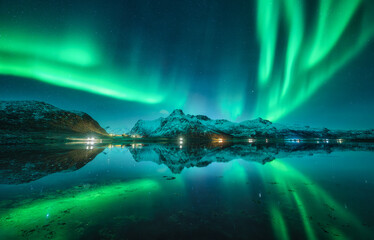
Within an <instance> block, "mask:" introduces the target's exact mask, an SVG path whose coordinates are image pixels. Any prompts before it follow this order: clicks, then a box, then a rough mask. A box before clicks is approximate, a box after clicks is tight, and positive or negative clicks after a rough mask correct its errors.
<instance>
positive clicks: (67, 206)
mask: <svg viewBox="0 0 374 240" xmlns="http://www.w3.org/2000/svg"><path fill="white" fill-rule="evenodd" d="M159 187H160V186H159V185H158V184H157V182H155V181H153V180H148V179H144V180H136V181H131V182H125V183H117V184H113V185H108V186H103V187H97V188H92V189H91V188H89V189H84V188H83V189H77V190H73V191H72V192H66V193H62V194H61V195H59V194H57V195H56V196H54V197H52V198H51V199H48V198H47V199H41V200H35V201H32V202H31V203H27V202H26V203H25V204H24V205H21V206H19V207H17V208H14V209H12V210H9V211H5V212H1V215H0V236H2V238H3V237H4V238H7V237H9V238H15V237H16V236H18V237H17V238H19V237H21V236H22V237H27V238H30V239H40V238H41V236H40V234H42V235H44V234H45V233H46V232H47V234H48V233H49V235H46V238H49V237H50V238H54V239H67V238H69V239H71V238H79V234H77V232H71V229H73V228H76V227H77V225H79V224H81V225H82V226H83V225H84V224H86V223H87V222H90V223H91V224H97V222H98V221H100V220H101V217H100V215H101V214H102V213H103V212H105V211H108V210H109V211H113V210H114V211H119V209H121V205H118V204H120V203H123V201H124V200H125V201H126V202H127V204H129V205H131V202H134V201H135V202H136V203H137V204H139V206H140V208H139V209H138V211H137V216H136V217H137V218H147V217H149V213H151V212H152V211H151V205H152V204H151V203H150V202H151V201H152V199H151V198H149V197H147V196H146V194H149V193H150V192H157V191H159ZM127 198H128V199H127ZM115 205H117V207H115V208H113V206H115ZM110 209H112V210H110ZM105 214H108V213H106V212H105ZM105 214H104V215H105Z"/></svg>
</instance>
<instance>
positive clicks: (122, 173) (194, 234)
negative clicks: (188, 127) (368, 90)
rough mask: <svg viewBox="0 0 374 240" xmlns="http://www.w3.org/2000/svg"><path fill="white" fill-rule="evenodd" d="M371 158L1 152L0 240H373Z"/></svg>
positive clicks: (243, 148)
mask: <svg viewBox="0 0 374 240" xmlns="http://www.w3.org/2000/svg"><path fill="white" fill-rule="evenodd" d="M373 149H374V146H372V145H370V144H315V143H308V144H299V143H277V144H262V145H261V144H257V145H256V144H249V143H247V144H226V143H219V144H218V143H217V144H210V145H174V144H141V143H138V144H135V143H134V144H129V145H116V146H113V145H109V146H85V145H77V146H40V147H2V148H1V149H0V153H1V157H0V173H1V178H0V183H1V184H0V200H1V203H0V239H8V238H9V239H18V238H25V239H192V238H193V239H249V238H251V239H373V238H374V229H373V226H374V220H373V218H372V216H374V211H373V208H372V202H373V200H374V174H373V173H374V151H373Z"/></svg>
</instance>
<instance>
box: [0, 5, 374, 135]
mask: <svg viewBox="0 0 374 240" xmlns="http://www.w3.org/2000/svg"><path fill="white" fill-rule="evenodd" d="M0 6H1V8H0V83H1V85H2V88H1V92H0V94H1V96H2V99H4V100H8V99H10V100H16V99H37V100H42V101H46V102H49V103H52V104H55V105H57V106H59V107H62V108H67V109H77V110H84V111H87V112H88V113H90V114H91V115H92V116H93V117H94V118H95V119H97V120H99V121H100V122H102V123H103V124H104V125H110V126H113V127H118V128H122V127H131V126H132V124H133V123H134V121H136V120H137V119H139V118H149V119H153V118H154V117H155V115H160V116H161V115H162V113H167V112H171V111H172V110H173V109H175V108H182V109H183V110H185V111H186V112H188V113H191V114H205V115H209V116H210V117H212V118H227V119H229V120H234V121H241V120H246V119H250V118H255V117H263V118H266V119H269V120H271V121H281V122H282V121H283V122H291V123H294V122H301V123H305V124H313V125H317V126H327V127H331V126H333V127H351V128H366V127H369V126H370V123H371V122H372V121H373V120H374V116H372V114H370V112H372V111H373V110H374V109H373V103H374V99H373V97H372V96H371V89H373V87H374V85H373V84H374V83H373V82H372V81H371V80H372V78H373V77H374V73H373V68H372V62H373V60H374V56H373V54H372V53H371V52H372V51H370V50H373V48H374V47H373V44H372V40H373V37H374V27H373V25H372V24H371V23H372V22H373V21H374V4H373V2H372V1H369V0H342V1H337V0H320V1H308V0H299V1H291V0H278V1H275V0H258V1H244V0H243V1H235V3H233V2H230V1H224V0H218V1H210V0H205V1H184V0H182V1H166V0H164V1H145V0H144V1H132V0H128V1H112V2H110V3H108V2H105V1H79V2H76V1H72V0H67V1H61V2H52V1H42V0H36V1H23V0H22V1H10V0H2V1H0ZM342 105H344V106H345V108H344V109H340V108H339V107H340V106H342ZM331 109H333V110H331ZM347 112H349V113H350V114H347ZM334 118H339V119H342V118H344V119H343V120H344V121H342V123H341V124H340V125H338V126H337V125H336V124H335V123H334V122H335V119H334ZM362 119H364V120H363V121H361V120H362Z"/></svg>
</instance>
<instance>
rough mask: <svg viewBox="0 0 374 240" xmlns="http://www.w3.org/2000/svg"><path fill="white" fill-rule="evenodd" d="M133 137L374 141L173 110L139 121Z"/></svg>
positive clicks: (366, 135) (370, 133) (371, 134)
mask: <svg viewBox="0 0 374 240" xmlns="http://www.w3.org/2000/svg"><path fill="white" fill-rule="evenodd" d="M130 134H132V135H141V136H143V137H178V136H185V137H198V138H204V137H205V138H211V137H222V138H287V139H289V138H345V139H374V130H363V131H360V130H350V131H343V130H342V131H340V130H339V131H337V130H329V129H327V128H311V127H308V126H305V127H299V126H292V125H282V124H277V123H272V122H270V121H268V120H265V119H262V118H257V119H254V120H247V121H243V122H239V123H236V122H230V121H228V120H225V119H217V120H214V119H210V118H209V117H207V116H204V115H190V114H184V113H183V111H182V110H180V109H176V110H174V111H173V112H172V113H171V114H170V115H169V116H168V117H166V118H163V117H161V118H158V119H156V120H152V121H144V120H139V121H138V122H137V123H136V124H135V125H134V127H133V128H132V129H131V131H130Z"/></svg>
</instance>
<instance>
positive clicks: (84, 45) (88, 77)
mask: <svg viewBox="0 0 374 240" xmlns="http://www.w3.org/2000/svg"><path fill="white" fill-rule="evenodd" d="M0 27H1V26H0ZM85 29H87V28H85ZM1 32H2V33H3V35H2V37H1V38H0V74H2V75H11V76H18V77H25V78H30V79H35V80H39V81H42V82H46V83H49V84H53V85H57V86H60V87H67V88H73V89H77V90H82V91H87V92H90V93H94V94H99V95H104V96H107V97H111V98H116V99H120V100H126V101H135V102H140V103H146V104H157V103H161V102H164V101H165V100H168V101H170V102H173V105H174V106H175V107H181V106H182V105H184V103H185V101H186V97H187V95H186V94H187V92H188V91H186V89H187V85H186V81H185V79H184V78H183V77H182V76H183V75H182V74H180V73H178V72H177V71H176V70H173V69H171V70H170V71H169V72H168V73H164V72H163V71H162V66H160V65H158V64H154V66H147V71H144V69H143V68H144V67H142V65H143V64H142V63H141V59H140V58H141V57H142V56H143V55H142V54H144V53H143V52H142V50H141V44H133V45H134V46H132V47H130V48H131V53H130V56H129V63H128V64H127V65H126V66H125V67H122V68H119V67H118V66H116V65H114V64H110V62H108V60H110V59H111V56H104V55H105V54H104V53H103V51H100V50H101V49H100V48H99V47H98V44H97V43H95V42H94V41H93V40H92V39H93V36H92V34H89V32H90V31H85V32H83V33H82V32H78V30H77V31H72V32H73V33H59V34H57V35H58V37H56V38H54V37H51V36H49V35H47V34H45V35H43V33H42V32H40V33H28V32H27V30H26V29H16V30H15V29H7V28H4V27H1ZM30 36H31V37H30ZM30 38H31V39H30ZM165 80H166V81H165ZM165 82H166V83H167V84H165Z"/></svg>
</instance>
